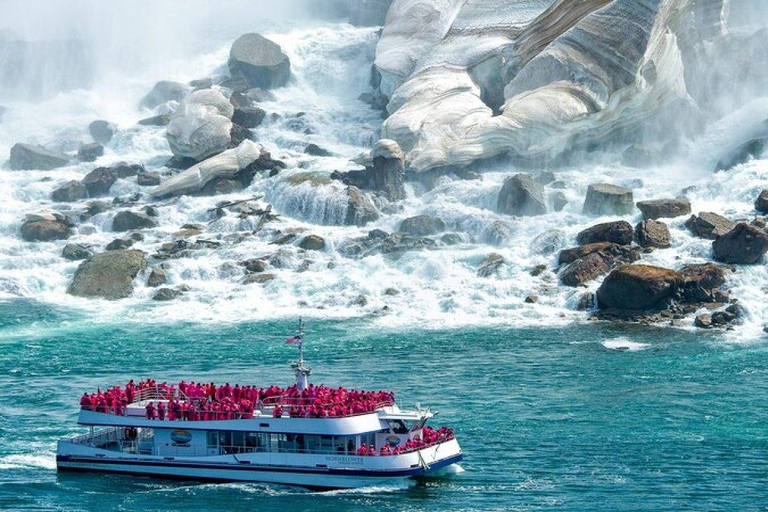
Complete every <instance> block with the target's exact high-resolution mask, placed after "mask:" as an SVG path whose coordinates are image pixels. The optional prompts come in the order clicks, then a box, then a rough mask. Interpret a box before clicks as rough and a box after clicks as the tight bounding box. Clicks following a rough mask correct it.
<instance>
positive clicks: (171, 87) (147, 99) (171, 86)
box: [139, 80, 189, 108]
mask: <svg viewBox="0 0 768 512" xmlns="http://www.w3.org/2000/svg"><path fill="white" fill-rule="evenodd" d="M188 92H189V87H188V86H187V85H184V84H182V83H179V82H172V81H170V80H162V81H160V82H157V83H156V84H155V86H154V87H153V88H152V90H151V91H149V93H148V94H147V95H146V96H144V98H143V99H142V100H141V102H140V103H139V106H140V107H142V108H155V107H157V106H159V105H162V104H163V103H166V102H168V101H181V100H182V99H184V96H186V95H187V93H188Z"/></svg>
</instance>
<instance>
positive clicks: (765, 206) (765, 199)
mask: <svg viewBox="0 0 768 512" xmlns="http://www.w3.org/2000/svg"><path fill="white" fill-rule="evenodd" d="M755 210H757V211H759V212H760V213H768V188H767V189H765V190H763V191H761V192H760V195H759V196H757V199H755Z"/></svg>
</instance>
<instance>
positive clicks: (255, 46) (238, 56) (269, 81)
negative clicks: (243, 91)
mask: <svg viewBox="0 0 768 512" xmlns="http://www.w3.org/2000/svg"><path fill="white" fill-rule="evenodd" d="M229 71H230V73H231V75H232V77H233V78H242V79H244V80H245V81H246V82H247V83H248V85H250V86H251V87H258V88H260V89H274V88H275V87H283V86H284V85H285V84H287V83H288V79H289V78H290V77H291V62H290V60H289V59H288V56H287V55H286V54H285V53H283V50H282V49H281V48H280V46H279V45H278V44H276V43H274V42H272V41H270V40H269V39H267V38H265V37H263V36H261V35H259V34H255V33H251V34H245V35H242V36H240V37H239V38H238V39H237V40H236V41H235V42H234V43H233V44H232V49H231V51H230V53H229Z"/></svg>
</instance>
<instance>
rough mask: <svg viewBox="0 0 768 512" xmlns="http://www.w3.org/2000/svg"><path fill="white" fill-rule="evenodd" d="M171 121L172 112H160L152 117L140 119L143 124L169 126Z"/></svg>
mask: <svg viewBox="0 0 768 512" xmlns="http://www.w3.org/2000/svg"><path fill="white" fill-rule="evenodd" d="M170 122H171V115H170V114H160V115H157V116H152V117H145V118H144V119H142V120H140V121H139V124H140V125H141V126H168V125H169V124H170Z"/></svg>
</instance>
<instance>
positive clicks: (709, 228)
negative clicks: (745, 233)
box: [685, 212, 736, 240]
mask: <svg viewBox="0 0 768 512" xmlns="http://www.w3.org/2000/svg"><path fill="white" fill-rule="evenodd" d="M685 227H687V228H688V229H690V230H691V233H693V234H694V235H696V236H699V237H701V238H708V239H710V240H715V239H716V238H717V237H719V236H722V235H724V234H726V233H727V232H729V231H730V230H732V229H733V228H734V227H736V223H735V222H733V221H731V220H729V219H726V218H725V217H723V216H722V215H718V214H716V213H712V212H701V213H699V215H691V218H689V219H688V220H687V221H685Z"/></svg>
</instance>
